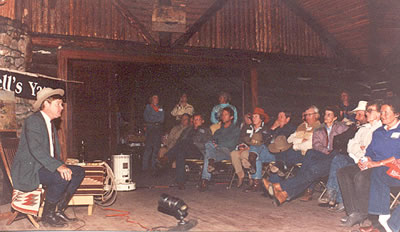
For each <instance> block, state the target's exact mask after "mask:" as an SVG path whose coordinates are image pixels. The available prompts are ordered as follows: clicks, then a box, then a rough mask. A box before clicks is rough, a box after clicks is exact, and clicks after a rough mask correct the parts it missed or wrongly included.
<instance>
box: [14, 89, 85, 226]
mask: <svg viewBox="0 0 400 232" xmlns="http://www.w3.org/2000/svg"><path fill="white" fill-rule="evenodd" d="M63 95H64V90H62V89H51V88H44V89H42V90H41V91H40V92H38V94H37V100H36V102H35V103H34V104H33V111H34V112H35V113H34V114H32V115H31V116H29V117H28V118H27V119H26V120H25V122H24V127H23V128H22V134H21V140H20V142H19V145H18V150H17V153H16V156H15V159H14V162H13V165H12V167H11V177H12V180H13V184H14V188H15V189H17V190H20V191H24V192H29V191H33V190H35V189H37V188H38V186H39V184H43V185H45V186H46V200H45V204H44V209H43V216H42V222H43V223H44V224H46V225H49V226H53V227H63V226H65V225H66V224H67V222H68V221H70V220H74V219H71V218H68V217H67V216H66V215H65V214H64V211H65V209H66V208H67V206H68V202H69V200H70V199H71V198H72V196H73V194H74V193H75V190H76V189H77V188H78V186H79V185H80V184H81V182H82V180H83V178H84V177H85V171H84V170H83V168H82V167H79V166H74V165H65V164H64V162H63V161H62V160H61V149H60V143H59V141H58V136H57V131H56V128H55V126H54V125H53V122H52V121H53V120H54V119H56V118H59V117H61V113H62V111H63V99H62V96H63ZM56 208H57V210H56Z"/></svg>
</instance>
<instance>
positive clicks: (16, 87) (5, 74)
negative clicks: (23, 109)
mask: <svg viewBox="0 0 400 232" xmlns="http://www.w3.org/2000/svg"><path fill="white" fill-rule="evenodd" d="M44 87H50V88H53V89H63V90H64V91H65V82H64V81H61V80H58V79H56V78H54V79H52V78H51V77H46V76H42V75H40V74H35V73H28V72H19V71H13V70H8V69H0V90H5V91H10V92H14V93H15V96H17V97H21V98H28V99H34V100H36V94H37V92H39V91H40V90H42V89H43V88H44Z"/></svg>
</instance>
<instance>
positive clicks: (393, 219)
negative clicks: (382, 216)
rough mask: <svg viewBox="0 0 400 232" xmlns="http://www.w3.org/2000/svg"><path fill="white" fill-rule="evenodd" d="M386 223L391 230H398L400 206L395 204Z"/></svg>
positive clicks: (396, 231)
mask: <svg viewBox="0 0 400 232" xmlns="http://www.w3.org/2000/svg"><path fill="white" fill-rule="evenodd" d="M388 225H389V227H390V229H391V230H392V231H393V232H398V231H399V230H400V206H397V207H396V209H395V210H394V211H393V213H392V215H391V216H390V218H389V221H388Z"/></svg>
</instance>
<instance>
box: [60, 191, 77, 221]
mask: <svg viewBox="0 0 400 232" xmlns="http://www.w3.org/2000/svg"><path fill="white" fill-rule="evenodd" d="M72 196H73V195H71V194H69V193H65V194H64V197H63V198H61V200H60V201H59V202H58V204H57V210H56V212H55V215H56V217H58V218H60V219H61V220H63V221H64V222H71V221H76V220H77V219H76V218H70V217H68V216H67V215H66V214H65V210H66V209H67V207H68V203H69V201H70V200H71V198H72Z"/></svg>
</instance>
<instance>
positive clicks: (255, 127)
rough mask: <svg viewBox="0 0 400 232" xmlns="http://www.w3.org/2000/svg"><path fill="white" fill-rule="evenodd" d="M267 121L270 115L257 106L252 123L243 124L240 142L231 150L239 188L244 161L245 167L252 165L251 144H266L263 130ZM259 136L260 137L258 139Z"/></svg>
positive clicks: (242, 176)
mask: <svg viewBox="0 0 400 232" xmlns="http://www.w3.org/2000/svg"><path fill="white" fill-rule="evenodd" d="M267 122H268V115H267V114H266V113H265V112H264V110H263V109H261V108H255V109H254V113H253V115H252V123H251V124H250V125H248V126H247V125H246V126H243V128H242V130H241V133H240V138H239V144H238V145H237V146H236V149H235V150H234V151H232V152H231V158H232V165H233V168H234V169H235V173H236V175H237V176H238V184H237V187H238V188H240V187H241V186H242V184H243V179H244V171H243V168H242V163H243V166H244V167H245V168H249V167H250V164H249V162H248V158H249V149H250V145H251V146H265V145H263V144H262V132H263V130H264V129H265V127H264V124H265V123H267ZM257 137H258V138H259V139H257ZM258 185H259V184H258Z"/></svg>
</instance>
